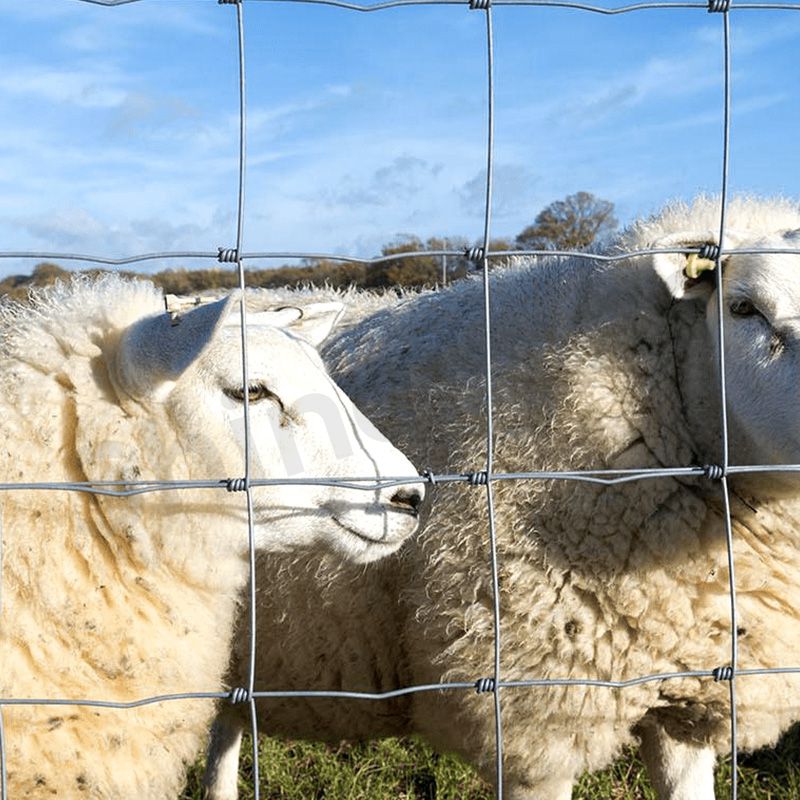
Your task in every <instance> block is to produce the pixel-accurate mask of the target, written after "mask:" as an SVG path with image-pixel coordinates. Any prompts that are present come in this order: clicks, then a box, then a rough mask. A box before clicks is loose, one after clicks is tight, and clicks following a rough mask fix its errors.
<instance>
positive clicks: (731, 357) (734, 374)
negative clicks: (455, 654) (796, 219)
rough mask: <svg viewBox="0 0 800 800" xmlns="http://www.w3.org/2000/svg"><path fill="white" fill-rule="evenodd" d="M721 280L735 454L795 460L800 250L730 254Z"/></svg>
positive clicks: (779, 240)
mask: <svg viewBox="0 0 800 800" xmlns="http://www.w3.org/2000/svg"><path fill="white" fill-rule="evenodd" d="M742 246H744V245H742ZM748 246H752V247H763V248H765V249H769V248H773V249H781V248H782V249H789V248H792V247H793V246H794V247H796V246H797V244H796V238H795V243H794V244H793V243H792V241H791V237H790V235H788V234H787V235H775V236H771V237H769V238H766V239H762V240H759V241H755V242H752V243H750V244H749V245H748ZM723 282H724V296H723V303H722V307H723V322H724V330H725V355H726V365H727V369H726V372H727V390H728V396H729V404H728V405H729V409H730V415H731V420H732V425H733V441H734V444H735V446H736V448H737V453H736V457H737V460H739V461H740V462H742V461H744V463H753V464H767V463H773V464H788V463H797V462H798V461H800V413H798V412H800V406H799V405H798V402H797V386H798V374H799V372H800V256H797V255H790V254H760V255H747V254H742V255H736V254H733V255H731V256H730V257H729V258H728V259H726V261H725V263H724V266H723ZM715 301H716V295H715V296H714V298H713V299H712V300H711V301H709V303H708V306H707V313H706V324H707V326H708V328H709V335H711V331H712V330H713V331H715V330H716V327H717V319H718V311H717V303H716V302H715ZM773 478H774V476H773Z"/></svg>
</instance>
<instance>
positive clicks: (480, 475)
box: [464, 469, 489, 486]
mask: <svg viewBox="0 0 800 800" xmlns="http://www.w3.org/2000/svg"><path fill="white" fill-rule="evenodd" d="M464 477H465V478H466V479H467V483H468V484H469V485H470V486H486V485H487V484H488V483H489V473H488V472H487V471H486V470H485V469H482V470H480V471H479V472H465V473H464Z"/></svg>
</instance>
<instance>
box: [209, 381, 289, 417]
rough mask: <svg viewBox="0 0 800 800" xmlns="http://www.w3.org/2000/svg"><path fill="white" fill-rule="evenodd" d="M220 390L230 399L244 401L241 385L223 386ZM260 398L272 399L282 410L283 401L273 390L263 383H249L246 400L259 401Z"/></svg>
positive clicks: (249, 401)
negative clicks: (231, 387) (229, 387)
mask: <svg viewBox="0 0 800 800" xmlns="http://www.w3.org/2000/svg"><path fill="white" fill-rule="evenodd" d="M222 391H223V394H225V396H226V397H230V398H231V400H236V401H237V402H239V403H242V402H244V394H245V390H244V387H243V386H242V387H239V386H237V387H235V388H233V389H228V388H225V389H223V390H222ZM262 400H272V401H274V402H275V403H277V404H278V405H279V406H280V409H281V411H283V402H282V401H281V399H280V397H278V395H276V394H275V392H273V391H270V390H269V389H268V388H267V387H266V386H264V384H263V383H251V384H250V385H249V386H248V387H247V402H248V403H260V402H261V401H262Z"/></svg>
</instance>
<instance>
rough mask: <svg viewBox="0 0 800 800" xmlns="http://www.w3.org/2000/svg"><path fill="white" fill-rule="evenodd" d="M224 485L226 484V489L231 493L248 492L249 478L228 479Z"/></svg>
mask: <svg viewBox="0 0 800 800" xmlns="http://www.w3.org/2000/svg"><path fill="white" fill-rule="evenodd" d="M223 483H224V484H225V489H226V490H227V491H229V492H246V491H247V478H228V480H226V481H223Z"/></svg>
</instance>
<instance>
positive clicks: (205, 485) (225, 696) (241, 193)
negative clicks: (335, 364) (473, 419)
mask: <svg viewBox="0 0 800 800" xmlns="http://www.w3.org/2000/svg"><path fill="white" fill-rule="evenodd" d="M153 1H154V0H150V2H153ZM208 1H209V2H210V1H211V0H208ZM78 2H83V3H87V4H91V5H95V6H105V7H114V6H123V5H130V4H132V3H138V2H142V0H78ZM155 2H169V0H155ZM197 2H202V0H197ZM218 2H219V4H221V5H234V6H235V7H236V38H237V42H238V54H239V58H238V68H239V75H238V87H239V143H238V158H239V169H238V192H237V215H236V219H237V230H236V239H235V247H233V248H224V247H219V248H217V250H216V251H210V250H198V251H172V252H160V253H146V254H140V255H134V256H128V257H122V258H113V257H107V256H103V255H82V254H75V253H59V252H33V251H19V250H16V251H12V250H9V251H0V259H23V260H24V259H46V260H62V261H77V262H85V263H88V264H101V265H106V266H126V265H132V264H137V263H143V262H146V261H155V260H170V259H198V260H206V259H213V260H216V261H218V262H220V263H225V264H231V265H233V266H234V267H235V270H236V273H237V275H238V279H239V288H240V290H241V291H242V297H241V298H240V301H239V305H240V333H241V353H242V376H243V382H244V385H248V357H247V319H246V313H245V305H244V291H245V290H246V289H247V269H246V268H245V263H248V264H249V263H252V262H257V261H260V260H275V259H297V260H308V261H313V260H330V261H340V262H344V263H356V264H364V265H373V264H380V263H385V262H390V261H396V260H400V259H403V260H413V259H418V258H429V257H431V256H441V257H461V258H466V259H468V260H469V261H471V262H472V263H473V264H474V265H475V266H476V267H477V268H478V269H479V270H480V271H481V272H482V276H483V286H484V294H483V300H484V331H483V333H484V337H485V346H486V365H485V379H486V401H485V410H486V415H487V427H486V462H485V466H484V467H483V468H482V469H479V470H475V471H465V472H462V473H457V474H452V473H451V474H441V475H437V474H434V473H433V472H431V471H430V470H425V471H424V472H422V473H421V474H419V475H405V476H395V477H384V478H381V479H380V480H376V479H375V478H374V476H373V477H370V478H366V477H348V476H342V477H302V478H278V479H267V478H256V477H253V476H252V474H251V457H250V448H251V433H250V420H249V410H248V401H247V393H246V392H245V393H244V426H245V436H244V464H243V466H244V469H243V477H236V478H231V477H227V478H212V479H208V480H183V481H181V480H173V481H167V480H163V481H162V480H149V481H111V480H109V481H91V482H55V483H54V482H39V483H37V482H27V483H24V482H6V483H0V491H3V492H9V491H74V492H84V493H89V494H94V495H100V496H113V497H133V496H136V495H141V494H146V493H151V492H161V491H181V490H189V489H208V490H215V491H220V490H225V491H228V492H241V493H242V494H243V495H244V499H245V507H246V511H247V530H248V542H249V572H250V597H249V621H250V639H249V668H248V686H247V688H246V689H239V688H237V689H233V690H230V691H220V690H210V691H207V692H190V693H180V692H177V693H174V694H161V695H158V696H151V697H144V698H141V699H139V700H133V701H128V702H113V701H107V700H102V699H92V698H83V699H80V698H20V697H3V698H0V772H1V773H2V774H1V775H0V796H1V797H2V798H3V799H4V800H5V798H6V797H7V796H8V794H7V792H8V790H7V766H8V765H7V763H6V750H7V748H6V744H7V743H6V733H5V727H4V718H3V709H4V708H5V707H6V706H20V705H43V706H89V707H94V708H113V709H132V708H138V707H142V706H147V705H153V704H158V703H166V702H172V701H177V700H186V699H205V700H219V701H224V700H229V701H231V702H246V703H248V704H249V710H250V720H251V732H252V734H253V758H254V773H255V778H254V783H255V785H254V791H255V797H256V798H258V797H259V778H258V769H259V767H258V748H257V745H256V741H257V738H258V723H257V717H256V706H255V701H256V700H257V699H270V698H272V699H275V698H301V697H303V698H310V697H326V698H340V699H350V700H366V701H378V700H386V699H391V698H396V697H401V696H406V695H411V694H418V693H430V692H445V691H478V692H490V693H492V694H493V695H494V712H495V728H496V764H497V774H496V792H497V796H498V798H502V793H503V758H502V748H503V732H502V715H501V702H500V698H501V690H504V691H507V690H521V689H528V690H535V689H536V688H537V687H552V686H584V687H589V686H591V687H601V688H607V689H609V690H624V689H626V688H629V687H632V686H637V685H641V684H645V683H654V682H663V681H670V680H678V679H684V678H703V679H710V680H715V681H726V682H727V683H728V685H729V687H730V702H731V720H730V723H731V762H732V766H733V769H732V779H731V797H732V798H733V800H736V797H737V769H736V758H737V728H736V693H735V692H736V679H737V678H740V677H744V676H769V675H778V674H797V673H800V666H782V667H773V668H758V669H740V668H739V667H738V663H737V662H738V651H737V624H736V619H737V603H736V582H735V572H734V567H735V564H734V559H733V544H734V542H733V532H732V524H731V510H730V489H729V487H728V483H727V479H728V477H729V476H732V475H741V474H769V473H776V474H780V473H798V472H800V464H766V465H749V466H748V465H736V464H730V463H729V456H728V452H729V441H728V439H729V435H728V419H727V415H728V411H727V400H726V367H725V361H724V336H725V331H724V323H723V314H722V306H721V303H722V291H721V290H722V270H721V269H720V268H719V267H720V264H721V262H722V260H723V259H724V258H726V257H728V256H730V255H734V254H777V255H800V248H730V249H726V248H723V247H721V246H720V247H717V248H716V252H715V253H714V258H713V259H712V260H715V261H716V266H717V269H716V284H717V303H718V331H717V336H718V341H719V347H718V351H719V364H718V371H719V393H720V401H721V426H722V453H723V458H722V463H721V464H719V465H704V466H676V467H668V466H665V467H663V468H657V469H626V470H609V469H596V470H576V471H537V470H531V471H528V472H513V473H512V472H507V473H501V472H494V469H493V445H494V427H493V416H494V413H493V412H494V409H493V399H492V353H491V338H490V333H491V329H492V322H491V313H490V299H491V282H490V280H489V270H490V262H491V261H493V260H499V259H508V258H514V257H531V258H535V257H543V258H575V259H583V260H587V261H598V262H606V263H617V262H621V261H624V260H627V259H630V258H635V257H646V256H652V255H658V254H687V255H688V254H693V253H697V254H700V255H703V254H704V253H705V254H706V255H707V251H705V250H704V248H702V247H697V248H686V247H683V248H669V249H663V248H656V249H645V250H636V251H630V252H625V253H612V254H608V253H593V252H587V251H573V250H492V249H491V242H490V228H491V207H492V170H493V160H494V154H493V121H494V109H493V98H494V78H493V69H492V63H493V55H492V54H493V32H492V9H493V8H498V7H504V6H531V7H536V8H539V9H547V8H554V9H572V10H576V11H582V12H590V13H596V14H601V15H609V16H614V15H620V14H627V13H632V12H638V11H645V10H674V9H698V10H703V11H710V12H714V13H719V14H720V16H721V17H722V34H721V42H722V47H723V51H724V55H723V77H724V80H723V86H724V89H723V93H724V97H723V100H722V104H721V105H722V140H723V141H722V147H721V149H722V180H721V192H720V196H721V212H720V220H719V238H718V242H719V243H720V245H721V243H722V242H724V238H725V231H726V218H725V215H726V209H727V193H728V188H727V182H728V171H729V149H730V128H731V122H730V111H731V52H730V50H731V47H730V18H729V15H730V14H731V13H733V12H739V11H754V10H786V11H798V10H800V4H795V3H731V2H729V0H710V2H709V3H701V2H652V3H636V4H631V5H624V6H618V7H611V8H607V7H602V6H596V5H590V4H585V3H573V2H554V1H550V0H470V2H469V4H467V3H466V2H464V0H391V1H390V2H385V3H376V4H368V5H360V4H355V3H348V2H338V0H218ZM244 2H247V3H262V4H263V3H270V2H271V3H283V4H285V3H294V4H306V5H309V4H314V5H326V6H332V7H336V8H341V9H344V10H351V11H359V12H373V11H382V10H388V9H393V8H398V7H404V6H424V5H454V6H460V7H462V8H463V7H466V6H467V5H468V6H469V8H470V9H473V10H478V11H482V12H484V14H485V19H486V34H487V48H486V55H487V72H488V87H487V124H488V135H487V148H486V158H487V179H486V202H485V213H484V229H483V234H482V245H481V246H479V247H477V248H467V249H466V250H457V249H442V250H426V251H416V252H411V253H399V254H392V255H388V256H378V257H374V258H368V259H365V258H357V257H354V256H348V255H340V254H320V253H304V252H251V253H249V252H247V251H245V250H244V235H243V234H244V232H243V224H244V210H245V209H244V197H245V185H246V132H247V122H246V92H245V87H246V80H245V78H246V68H245V59H244V53H245V48H244V32H245V25H244V16H243V6H244ZM664 478H671V479H676V480H686V479H692V480H694V479H707V480H712V481H718V482H719V486H720V492H721V495H722V500H723V507H724V514H723V521H724V525H725V536H726V545H727V552H728V568H729V596H730V606H731V608H730V619H731V648H730V664H726V665H715V666H714V667H711V668H709V669H705V670H694V671H683V672H680V671H678V672H666V673H658V674H652V675H642V676H638V677H634V678H629V679H626V680H598V679H589V678H574V677H570V678H566V677H565V678H558V677H548V678H542V677H536V676H531V677H530V678H527V679H520V680H503V678H502V675H501V668H500V665H501V660H500V659H501V654H502V646H501V643H502V640H501V614H500V606H499V578H498V570H499V560H498V553H497V531H496V520H495V514H494V510H493V495H492V489H493V484H495V483H497V482H504V481H532V480H543V481H577V482H586V483H592V484H596V485H601V486H614V485H620V484H624V483H629V482H632V481H642V480H652V479H664ZM420 481H423V482H425V483H427V484H428V485H430V486H437V485H444V484H459V483H460V484H466V485H467V486H469V487H474V488H483V489H484V490H485V492H486V496H487V511H488V524H489V530H488V538H489V544H490V548H489V549H490V558H491V573H492V589H493V599H492V606H493V608H492V611H493V624H494V646H493V665H492V675H491V676H476V677H475V680H474V681H466V682H450V683H448V682H442V683H433V684H424V685H416V686H404V687H399V688H396V689H392V690H389V691H385V692H377V693H371V692H359V691H347V690H343V691H318V690H292V691H258V690H256V689H255V655H256V652H257V647H258V642H257V640H256V616H255V615H256V589H257V573H256V549H255V533H254V522H253V497H252V492H253V491H254V490H255V489H258V488H260V487H266V486H297V485H307V486H335V487H341V488H348V489H359V490H364V491H375V490H379V489H386V488H391V487H399V486H404V485H409V484H418V483H419V482H420ZM15 800H16V799H15Z"/></svg>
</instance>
